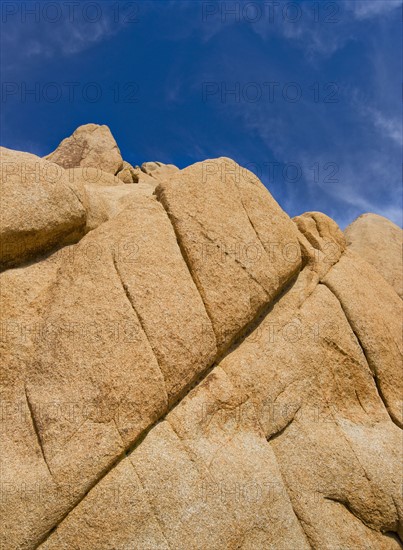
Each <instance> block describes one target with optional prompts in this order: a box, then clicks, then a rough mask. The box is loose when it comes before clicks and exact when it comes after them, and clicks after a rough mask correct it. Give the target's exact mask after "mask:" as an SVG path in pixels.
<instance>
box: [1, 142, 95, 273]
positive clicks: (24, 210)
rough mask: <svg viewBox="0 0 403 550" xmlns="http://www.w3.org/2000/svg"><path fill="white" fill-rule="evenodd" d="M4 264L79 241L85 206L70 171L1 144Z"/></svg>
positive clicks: (3, 265) (82, 228)
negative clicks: (79, 197) (69, 175)
mask: <svg viewBox="0 0 403 550" xmlns="http://www.w3.org/2000/svg"><path fill="white" fill-rule="evenodd" d="M0 165H1V179H0V186H1V189H0V191H1V201H0V267H1V268H3V269H4V267H7V266H10V265H16V264H20V263H22V262H24V261H27V260H29V259H31V258H33V257H34V256H35V255H37V254H38V253H45V252H47V251H49V250H52V249H53V248H55V247H57V246H61V245H64V244H68V243H71V242H75V241H77V240H78V239H79V238H80V237H81V236H82V235H83V233H84V226H85V210H84V208H83V206H82V205H81V203H80V201H79V199H78V197H77V196H76V194H75V193H74V192H73V190H72V189H71V188H70V187H69V183H68V178H67V176H66V174H65V171H64V170H63V169H62V168H60V167H59V166H57V165H56V164H53V163H51V162H47V161H45V160H43V159H41V158H39V157H36V156H35V155H31V154H29V153H20V152H19V151H11V150H10V149H6V148H4V147H2V148H0Z"/></svg>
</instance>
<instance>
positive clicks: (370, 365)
mask: <svg viewBox="0 0 403 550" xmlns="http://www.w3.org/2000/svg"><path fill="white" fill-rule="evenodd" d="M320 284H323V285H324V286H326V287H327V288H328V289H329V290H330V292H331V293H332V294H333V296H334V297H335V298H336V299H337V301H338V302H339V304H340V307H341V309H342V311H343V313H344V316H345V318H346V320H347V323H348V324H349V326H350V328H351V331H352V332H353V334H354V336H355V338H356V340H357V343H358V345H359V346H360V348H361V350H362V353H363V354H364V357H365V360H366V362H367V365H368V368H369V370H370V371H371V373H372V376H373V380H374V384H375V387H376V390H377V393H378V395H379V398H380V399H381V401H382V403H383V405H384V407H385V409H386V412H387V413H388V415H389V417H390V419H391V421H392V422H393V424H395V425H396V426H397V427H398V428H400V429H402V428H403V426H402V424H401V423H400V422H399V420H398V419H397V418H395V416H394V414H393V412H392V411H391V410H390V407H389V405H388V402H387V399H386V397H385V395H384V394H383V391H382V389H381V386H380V381H379V378H378V376H377V372H376V365H375V364H374V363H373V361H371V360H370V358H369V357H368V354H367V352H366V350H365V347H364V345H363V343H362V341H361V339H360V337H359V335H358V333H357V332H356V330H355V329H354V326H353V323H352V321H351V320H350V318H349V316H348V313H347V311H346V310H345V308H344V306H343V303H342V301H341V300H340V298H339V297H338V295H337V293H336V291H335V290H334V289H333V288H332V285H331V284H329V283H328V282H323V281H321V283H320Z"/></svg>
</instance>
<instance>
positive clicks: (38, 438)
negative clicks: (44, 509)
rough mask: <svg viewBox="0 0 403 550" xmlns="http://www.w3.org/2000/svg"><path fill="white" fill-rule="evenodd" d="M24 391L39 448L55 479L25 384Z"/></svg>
mask: <svg viewBox="0 0 403 550" xmlns="http://www.w3.org/2000/svg"><path fill="white" fill-rule="evenodd" d="M24 391H25V399H26V401H27V405H28V409H29V413H30V415H31V420H32V426H33V428H34V432H35V435H36V439H37V441H38V446H39V449H40V451H41V455H42V458H43V461H44V463H45V465H46V468H47V470H48V472H49V474H50V476H51V477H52V479H53V474H52V471H51V469H50V467H49V464H48V461H47V459H46V454H45V449H44V448H43V443H42V437H41V434H40V431H39V426H38V424H37V422H36V417H35V411H34V407H33V406H32V403H31V401H30V399H29V395H28V391H27V387H26V386H24Z"/></svg>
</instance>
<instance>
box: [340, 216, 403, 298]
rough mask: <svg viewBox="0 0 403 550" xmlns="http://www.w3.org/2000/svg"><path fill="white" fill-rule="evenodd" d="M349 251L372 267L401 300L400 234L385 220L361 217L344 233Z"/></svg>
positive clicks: (402, 248) (402, 263) (402, 256)
mask: <svg viewBox="0 0 403 550" xmlns="http://www.w3.org/2000/svg"><path fill="white" fill-rule="evenodd" d="M344 233H345V235H346V240H347V244H348V246H349V248H350V249H351V250H353V251H354V252H356V253H357V254H359V255H360V256H362V257H363V258H364V260H366V261H367V262H368V263H370V264H371V265H373V266H374V267H375V268H376V269H377V270H378V271H379V273H380V274H381V275H382V276H383V277H384V279H386V281H387V282H388V283H389V284H390V285H391V286H392V287H393V288H394V289H395V290H396V292H397V293H398V294H399V296H400V297H401V298H403V277H402V272H403V231H402V230H401V229H400V227H398V226H397V225H395V224H394V223H392V222H391V221H390V220H388V219H387V218H383V217H382V216H378V215H377V214H363V215H362V216H360V217H359V218H357V219H356V220H355V221H354V222H353V223H352V224H350V225H349V226H348V227H347V229H346V230H345V231H344Z"/></svg>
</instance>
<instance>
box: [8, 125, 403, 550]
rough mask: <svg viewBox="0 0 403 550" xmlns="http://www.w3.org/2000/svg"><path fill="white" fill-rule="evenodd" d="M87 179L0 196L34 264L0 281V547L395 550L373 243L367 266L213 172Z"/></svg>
mask: <svg viewBox="0 0 403 550" xmlns="http://www.w3.org/2000/svg"><path fill="white" fill-rule="evenodd" d="M84 128H85V127H84ZM101 128H103V127H101ZM70 139H71V138H70ZM112 139H113V138H112ZM91 143H92V142H87V145H88V148H87V149H86V151H85V155H82V156H81V157H80V158H82V159H83V158H84V157H85V158H86V159H89V158H95V157H96V156H97V155H99V154H100V149H99V148H98V147H97V146H95V145H94V147H95V150H94V151H92V150H91V148H90V145H91ZM111 150H112V152H113V151H114V149H113V148H112V149H109V151H111ZM7 155H9V157H4V158H3V157H2V159H1V160H2V163H3V165H4V164H5V163H6V162H7V158H10V157H12V158H14V156H15V158H16V159H17V160H18V159H21V158H22V157H21V155H26V156H24V162H28V160H29V162H40V163H41V164H40V165H41V166H42V164H43V166H46V167H47V166H48V165H49V166H51V167H52V166H53V167H54V166H56V165H55V164H53V163H49V162H48V161H45V160H41V159H38V158H37V157H33V156H32V155H28V154H23V153H16V152H15V153H14V152H7ZM102 155H104V158H105V159H106V160H107V157H108V148H107V147H105V148H104V150H103V152H102ZM102 155H101V156H102ZM31 157H33V159H32V158H31ZM112 157H113V154H112V155H111V159H110V160H111V161H112ZM60 158H61V157H59V159H60ZM18 162H21V160H18ZM86 166H90V165H85V166H84V165H81V164H79V165H78V167H77V166H75V167H71V166H69V167H67V166H65V167H62V166H59V167H57V166H56V168H59V172H60V174H61V176H60V180H59V183H58V184H57V185H55V186H54V188H52V189H50V188H49V186H47V182H46V181H45V180H38V182H37V184H36V185H35V187H34V190H35V193H36V194H35V195H34V196H35V201H32V204H28V202H26V203H24V201H23V202H22V203H19V202H18V201H19V200H20V199H19V197H20V196H22V197H23V198H24V197H25V195H24V193H25V190H26V187H25V186H24V182H23V181H22V179H21V175H19V174H14V175H13V176H12V177H13V179H12V180H9V181H7V182H6V183H7V185H8V187H7V185H6V187H5V189H6V190H8V191H7V193H9V195H8V198H7V200H8V204H9V205H10V206H9V208H11V209H14V210H13V212H14V215H15V216H16V220H17V221H19V223H20V225H21V227H23V228H24V227H26V226H29V225H30V224H31V226H32V231H31V233H28V235H31V234H32V235H33V236H34V240H33V241H32V240H30V239H31V237H30V236H29V237H26V235H25V234H23V233H21V234H20V235H18V238H19V239H20V241H21V243H24V242H25V241H24V239H26V245H27V249H28V245H29V243H31V242H35V243H36V246H31V248H30V252H29V257H30V263H29V264H24V265H19V266H17V267H15V266H16V265H17V264H21V263H22V260H23V258H22V257H21V256H19V255H18V253H17V252H16V250H17V249H13V248H10V252H9V260H8V263H7V264H5V266H4V267H8V269H5V270H4V271H3V272H2V273H1V274H0V297H1V303H2V308H1V312H2V321H1V327H2V333H1V334H2V338H1V342H0V345H1V348H2V361H3V366H2V368H1V370H0V372H1V384H0V391H1V395H0V398H1V400H2V406H3V413H2V417H1V433H2V455H1V464H0V466H1V468H0V484H1V488H2V498H1V499H0V512H1V524H2V532H1V537H2V538H1V539H0V547H1V548H4V549H10V550H11V549H18V550H20V549H27V550H28V549H34V548H35V549H37V548H38V549H41V550H53V549H54V550H59V549H66V550H67V549H73V548H77V549H81V548H86V549H89V550H110V549H111V548H114V549H119V550H128V549H129V548H130V549H132V548H136V550H137V549H139V550H154V549H167V550H169V549H175V550H182V549H183V550H188V549H194V550H199V549H200V550H202V549H203V550H216V549H228V550H230V549H235V548H240V549H242V550H252V549H253V550H255V549H262V550H263V549H264V550H266V549H267V548H272V549H274V550H277V549H278V550H294V549H309V548H314V549H317V550H322V549H324V550H335V549H338V550H339V549H347V548H348V549H354V550H355V549H360V550H361V549H362V550H364V549H365V550H367V549H374V550H375V549H381V550H397V549H398V548H401V546H402V540H403V526H402V518H403V502H402V496H401V490H400V487H401V481H402V479H401V473H400V472H401V468H400V466H401V460H402V431H401V428H402V401H401V398H402V389H403V388H402V371H401V359H402V351H403V344H402V335H401V331H400V326H399V325H400V319H401V316H402V313H403V311H402V310H403V303H402V300H401V299H400V298H399V296H398V295H397V293H396V291H395V289H394V288H393V287H392V285H391V284H390V283H393V281H394V280H395V279H390V278H389V279H388V274H390V273H391V272H392V268H391V269H390V271H388V269H387V266H386V267H385V270H384V272H382V270H381V269H380V268H377V265H376V262H377V261H378V262H382V261H384V262H385V261H386V262H388V261H389V259H388V258H390V261H391V262H392V265H393V273H395V272H396V269H397V268H396V265H397V264H393V261H394V260H393V254H394V252H392V251H389V252H388V251H387V248H388V246H389V237H387V235H386V233H385V236H384V248H385V252H384V253H383V255H382V256H380V255H378V256H377V254H380V253H378V252H376V251H375V252H373V256H371V253H370V252H368V254H369V257H368V260H370V259H372V260H373V261H369V262H367V261H366V259H365V258H364V256H365V254H363V253H361V252H360V251H359V250H354V249H353V246H352V245H351V244H350V242H351V241H350V237H349V231H346V235H344V234H343V232H342V231H340V229H339V227H338V226H337V224H336V223H335V222H334V221H333V220H331V219H330V218H328V217H327V216H325V215H324V214H321V213H319V212H309V213H305V214H302V215H301V216H298V217H296V218H294V220H291V219H290V218H289V216H288V215H287V214H286V213H285V212H284V211H283V210H282V209H281V207H280V206H279V205H278V204H277V202H276V201H275V200H274V199H273V197H272V196H271V195H270V193H269V192H268V191H267V190H266V189H265V187H264V186H263V185H262V183H261V182H260V181H259V180H258V179H257V178H256V177H255V176H254V175H253V174H251V173H250V172H249V171H247V170H245V169H244V168H242V167H240V166H239V165H238V164H236V163H235V162H234V161H232V160H230V159H227V158H220V159H214V160H206V161H204V162H201V163H197V164H194V165H192V166H189V167H187V168H185V169H183V170H179V169H177V168H176V167H172V166H170V165H162V164H161V163H146V164H143V165H142V167H141V169H138V168H137V167H136V168H133V167H132V166H131V165H127V164H126V163H125V164H124V165H123V168H122V167H121V168H122V169H121V170H119V169H118V170H116V171H112V169H110V170H105V167H106V168H107V163H106V164H104V165H103V166H104V168H103V169H102V170H101V169H99V166H91V170H92V171H91V175H92V181H90V179H91V177H89V174H90V172H86V171H85V170H83V168H85V167H86ZM110 166H111V165H110ZM95 169H99V173H98V178H97V179H94V177H93V176H94V174H95V172H94V170H95ZM113 170H115V169H113ZM137 170H139V172H141V174H142V175H143V176H144V178H145V179H143V180H142V179H141V178H142V177H143V176H141V175H140V176H139V179H138V180H137V181H134V180H135V179H136V177H135V174H136V173H137V172H136V171H137ZM125 171H126V172H125ZM123 172H125V173H123ZM116 174H117V176H116V177H115V175H116ZM130 178H132V180H131V181H130ZM147 178H149V179H151V180H152V183H150V182H149V181H148V180H147ZM10 182H12V184H13V185H12V186H10ZM62 184H63V185H62ZM42 186H43V188H44V191H43V193H41V192H40V191H41V188H42ZM10 189H11V190H10ZM51 191H52V192H53V193H55V195H54V196H55V197H59V199H58V200H59V201H60V202H58V200H56V199H55V202H56V203H57V204H58V206H59V210H57V216H58V217H56V212H52V213H49V216H51V215H52V216H53V217H50V218H48V219H47V218H46V213H47V211H48V209H47V206H48V204H49V201H51V200H53V198H52V197H53V195H51V197H50V198H49V194H50V192H51ZM62 191H63V193H64V194H63V193H62ZM6 196H7V195H6ZM24 200H25V199H24ZM69 201H70V202H69ZM30 208H32V209H33V210H32V212H33V213H34V214H35V216H37V219H38V220H39V222H40V223H41V224H42V225H40V224H39V225H38V226H36V225H34V224H33V223H32V220H30V217H33V215H34V214H31V213H30V212H31V210H30ZM58 219H61V220H64V225H63V224H62V225H63V227H64V228H67V227H69V231H67V230H66V232H65V233H63V232H59V231H58V229H57V227H58V226H57V223H56V221H57V220H58ZM55 220H56V221H55ZM72 220H74V223H73V221H72ZM385 223H386V222H385ZM10 224H11V222H10V219H8V221H7V223H6V224H5V225H4V226H3V227H4V228H5V230H4V235H5V237H4V238H5V241H4V242H7V239H8V233H7V231H9V229H8V228H9V227H14V226H11V225H10ZM52 224H53V225H52ZM42 226H43V227H44V228H45V229H46V230H48V238H47V239H42V240H39V239H37V240H35V238H36V237H35V235H36V233H35V232H36V231H38V232H39V233H40V235H41V236H42V235H43V234H44V232H42V229H40V228H41V227H42ZM353 226H354V224H353ZM37 227H38V228H39V229H38V230H37V229H36V228H37ZM15 228H17V223H16V222H15ZM15 231H16V230H15ZM394 234H396V233H394ZM52 235H53V237H52ZM73 235H74V239H73V237H72V236H73ZM13 237H15V234H14V233H13ZM395 246H396V244H395V241H394V239H392V243H391V247H392V249H393V250H394V249H395V248H394V247H395ZM367 247H369V248H370V245H369V244H367ZM371 264H372V265H371ZM385 274H386V275H385Z"/></svg>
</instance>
